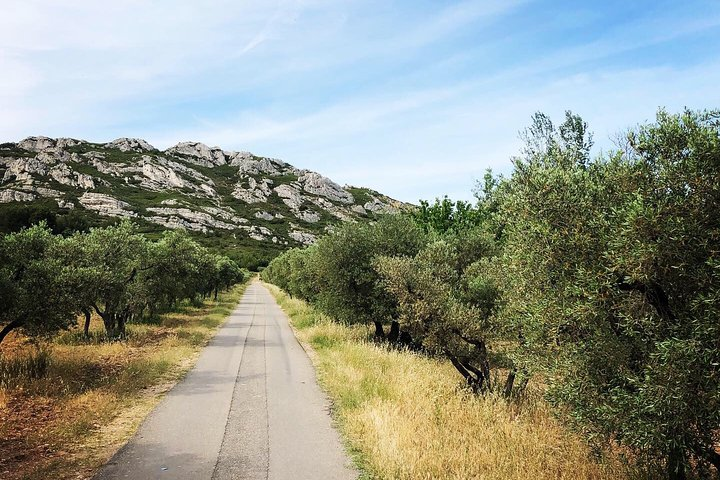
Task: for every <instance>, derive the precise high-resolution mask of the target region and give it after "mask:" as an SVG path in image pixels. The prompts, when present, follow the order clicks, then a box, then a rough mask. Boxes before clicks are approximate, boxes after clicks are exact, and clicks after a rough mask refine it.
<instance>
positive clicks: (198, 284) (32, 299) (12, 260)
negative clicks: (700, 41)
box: [0, 221, 249, 342]
mask: <svg viewBox="0 0 720 480" xmlns="http://www.w3.org/2000/svg"><path fill="white" fill-rule="evenodd" d="M248 277H249V275H248V274H247V273H246V272H245V271H243V270H241V268H240V267H239V266H238V265H237V264H236V263H235V262H234V261H232V260H230V259H229V258H227V257H224V256H221V255H217V254H213V253H211V252H209V251H208V250H207V249H205V248H204V247H202V246H200V245H198V244H197V243H196V242H194V241H193V240H192V239H191V238H190V237H189V236H188V235H187V234H185V233H182V232H175V231H173V232H166V233H164V234H163V235H162V238H160V239H159V240H158V241H156V242H152V241H149V240H148V239H147V238H146V237H144V236H142V235H141V234H139V233H138V232H137V229H136V227H135V226H133V224H131V223H130V222H128V221H123V222H121V223H120V224H118V225H115V226H111V227H105V228H91V229H90V231H89V232H79V233H75V234H74V235H72V236H70V237H67V238H63V237H60V236H56V235H53V234H52V232H51V231H50V230H49V229H48V228H47V226H46V225H44V224H41V225H39V226H34V227H31V228H29V229H25V230H21V231H20V232H17V233H12V234H8V235H5V236H2V237H0V300H1V301H0V326H2V331H0V342H1V341H2V339H3V338H4V337H5V335H6V334H7V333H9V332H10V331H12V330H13V329H16V328H18V329H22V330H23V331H24V333H26V334H28V335H30V336H39V335H50V334H53V333H55V332H57V331H58V330H61V329H64V328H67V327H69V326H71V325H73V324H74V323H75V322H76V318H77V316H78V315H79V314H84V315H85V317H86V319H89V316H90V312H91V310H94V311H96V312H97V313H98V314H99V315H100V316H101V317H102V319H103V322H104V323H105V328H106V333H107V335H108V336H109V337H116V336H124V334H125V324H126V322H128V321H132V320H133V319H140V318H142V317H143V315H144V314H146V313H147V314H149V315H150V316H152V315H154V313H156V312H158V311H159V310H161V309H165V308H168V307H170V306H173V305H174V304H175V303H176V302H178V301H180V300H183V299H190V300H196V299H198V298H199V297H200V296H210V295H215V296H217V293H218V291H219V290H224V289H227V288H229V287H230V286H231V285H233V284H235V283H238V282H242V281H244V280H245V279H247V278H248ZM86 321H87V320H86ZM85 333H86V335H87V324H86V325H85Z"/></svg>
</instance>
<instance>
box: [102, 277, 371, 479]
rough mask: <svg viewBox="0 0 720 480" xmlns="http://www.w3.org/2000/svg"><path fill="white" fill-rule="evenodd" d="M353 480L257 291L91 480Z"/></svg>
mask: <svg viewBox="0 0 720 480" xmlns="http://www.w3.org/2000/svg"><path fill="white" fill-rule="evenodd" d="M357 475H358V473H357V472H356V471H355V470H354V469H353V468H352V466H351V462H350V460H349V458H348V457H347V455H346V454H345V451H344V450H343V447H342V445H341V442H340V437H339V435H338V433H337V431H335V429H334V428H333V426H332V424H331V418H330V415H329V413H328V400H327V398H326V397H325V395H324V394H323V393H322V392H321V391H320V389H319V387H318V385H317V383H316V381H315V371H314V369H313V367H312V364H311V362H310V360H309V358H308V357H307V355H306V354H305V351H304V350H303V349H302V347H301V346H300V345H299V344H298V342H297V340H296V339H295V336H294V335H293V332H292V329H291V328H290V326H289V324H288V319H287V316H286V315H285V314H284V313H283V312H282V310H281V309H280V307H279V306H278V305H277V303H276V302H275V299H274V298H273V297H272V295H270V293H269V292H268V291H267V289H266V288H265V287H263V286H262V284H260V283H259V282H257V281H255V282H253V283H252V284H251V285H249V286H248V288H247V290H246V291H245V295H244V296H243V298H242V300H241V302H240V304H239V305H238V307H237V308H236V309H235V311H234V312H233V314H232V315H231V316H230V318H229V319H228V321H227V322H226V323H225V324H224V325H223V326H222V327H221V328H220V330H219V331H218V333H217V334H216V336H215V337H214V338H213V340H212V341H211V342H210V344H209V345H208V346H207V347H206V348H205V350H204V351H203V352H202V354H201V356H200V358H199V359H198V362H197V364H196V366H195V368H194V369H193V370H191V371H190V372H189V373H188V375H187V376H186V377H185V379H184V380H183V381H181V382H180V383H178V384H177V385H176V386H175V388H173V389H172V390H171V391H170V392H169V393H168V394H167V396H166V397H165V398H164V399H163V401H162V402H161V403H160V404H159V405H158V407H157V408H156V409H155V410H153V412H152V413H151V414H150V415H149V416H148V417H147V418H146V419H145V421H144V422H143V424H142V425H141V426H140V428H139V429H138V431H137V433H136V434H135V436H134V437H133V438H132V439H130V441H129V442H128V444H127V445H125V446H124V447H123V448H122V449H120V451H118V453H117V454H116V455H115V456H114V457H113V458H112V459H111V460H110V462H109V463H108V464H107V465H106V466H105V467H103V469H102V470H101V471H100V472H99V473H98V475H97V476H96V477H95V478H96V479H99V480H108V479H125V478H129V479H137V480H145V479H156V478H158V479H171V478H172V479H193V480H196V479H268V480H280V479H292V480H303V479H312V480H324V479H355V478H357Z"/></svg>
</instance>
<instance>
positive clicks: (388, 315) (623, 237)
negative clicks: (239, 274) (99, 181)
mask: <svg viewBox="0 0 720 480" xmlns="http://www.w3.org/2000/svg"><path fill="white" fill-rule="evenodd" d="M523 137H524V139H525V142H526V146H525V148H524V150H523V152H522V155H521V157H519V158H517V159H515V162H514V167H515V168H514V171H513V173H512V175H511V176H510V177H508V178H502V177H500V178H495V177H493V176H492V175H491V174H490V173H488V174H487V175H486V177H485V180H484V183H483V184H482V185H480V186H479V188H478V190H477V192H476V196H477V198H478V203H477V204H476V205H474V206H473V205H470V204H467V203H463V202H452V201H450V200H449V199H447V198H444V199H443V200H436V201H435V203H434V204H429V203H427V202H422V203H421V206H420V208H419V209H418V210H417V211H416V212H414V213H413V214H411V215H410V217H411V218H412V219H413V223H414V224H416V225H419V226H420V227H421V228H416V229H415V230H414V231H413V230H412V229H411V228H410V227H407V226H405V227H401V228H397V227H399V226H400V225H401V221H399V220H398V221H397V223H396V224H395V226H396V229H395V230H393V229H392V228H388V227H387V226H383V224H382V222H379V223H378V225H374V226H372V225H370V226H355V225H353V226H348V227H345V228H343V229H340V230H339V231H338V232H336V233H335V234H333V235H330V236H328V237H325V238H323V239H322V240H321V241H320V242H318V244H317V245H316V246H314V247H312V248H310V249H305V250H293V251H291V252H288V253H287V254H284V255H282V256H280V257H278V259H276V260H274V261H273V262H271V264H270V265H269V267H268V269H266V270H265V272H263V276H264V278H266V279H267V280H269V281H272V282H275V283H277V284H278V285H280V286H281V287H282V288H285V289H286V290H288V291H289V292H291V293H292V294H294V295H298V296H300V297H302V298H305V299H308V300H310V301H312V302H314V303H315V304H316V305H318V306H319V307H320V308H322V309H323V310H324V311H326V312H327V313H329V314H330V315H331V316H334V317H335V318H336V319H338V320H340V321H344V322H352V321H362V322H369V321H374V320H380V321H381V322H386V321H392V322H393V327H392V328H391V333H390V335H388V337H393V336H394V338H397V337H398V335H402V334H409V335H411V337H412V341H413V345H415V346H418V344H421V345H422V349H423V350H424V351H426V352H429V353H433V354H435V355H442V356H445V357H447V358H448V359H449V360H450V361H451V362H452V363H453V365H455V367H456V368H457V370H458V371H459V372H460V373H462V374H463V375H464V376H465V377H466V378H467V379H468V383H469V384H470V385H471V386H472V387H473V388H474V389H475V390H476V391H489V390H502V391H504V393H505V394H506V395H508V394H510V393H511V392H512V390H513V384H514V386H515V387H516V388H517V387H518V386H519V387H520V388H522V386H523V385H524V383H525V381H526V379H527V377H528V375H529V374H531V373H536V374H538V375H539V376H540V377H541V378H542V381H543V383H544V384H545V385H546V386H547V396H548V399H549V400H550V401H551V403H552V404H553V405H554V406H555V407H556V409H557V410H556V411H557V413H558V415H559V416H560V417H561V418H562V419H563V421H566V422H567V423H568V425H570V426H573V427H574V428H576V429H577V430H578V431H579V432H581V433H582V434H584V435H585V436H586V438H587V439H588V441H590V442H591V443H592V444H593V445H596V446H598V447H603V446H607V445H613V446H615V447H620V448H621V449H623V450H624V451H626V452H629V453H630V455H629V457H630V458H634V459H636V460H637V461H638V462H641V463H643V464H644V465H645V466H647V467H648V469H649V470H652V471H657V468H664V469H665V472H666V476H667V477H669V478H672V479H681V478H686V476H687V475H693V476H694V477H697V478H706V477H707V478H709V477H711V476H712V475H718V474H720V454H718V450H717V449H718V445H719V444H720V322H719V321H718V318H720V247H718V245H720V208H718V206H720V112H714V111H713V112H692V111H686V112H683V113H681V114H679V115H670V114H667V113H665V112H663V111H660V112H659V113H658V116H657V120H656V122H655V123H652V124H648V125H642V126H640V127H638V128H636V129H635V130H633V131H631V132H630V133H628V134H627V136H626V140H625V142H624V144H623V145H621V146H620V148H619V149H618V150H617V151H614V152H610V153H609V154H606V155H603V156H600V157H598V158H594V159H593V158H592V157H591V155H590V149H591V146H592V138H591V136H590V134H589V131H588V127H587V125H586V124H585V122H583V121H582V119H581V118H580V117H578V116H577V115H573V114H572V113H570V112H568V113H566V116H565V119H564V121H563V123H562V124H560V125H559V126H555V125H553V123H552V122H551V120H550V119H549V118H548V117H547V116H545V115H543V114H537V115H535V116H534V117H533V122H532V125H531V126H530V128H528V129H527V130H526V131H525V132H524V133H523ZM353 194H356V192H353ZM357 195H360V192H357ZM406 218H407V217H406ZM408 232H410V233H408ZM412 236H414V237H415V241H413V240H412V238H410V237H412ZM400 328H401V329H402V330H400ZM380 332H381V333H382V334H384V332H382V331H380ZM393 332H394V333H393ZM496 340H499V341H497V342H496ZM494 358H501V359H503V367H509V369H510V375H509V377H508V379H507V380H506V382H505V383H504V384H502V385H501V384H500V383H498V382H497V381H496V380H495V378H494V375H492V374H491V371H492V369H493V365H492V360H493V359H494ZM516 375H517V377H518V380H515V377H516Z"/></svg>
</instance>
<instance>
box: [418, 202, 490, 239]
mask: <svg viewBox="0 0 720 480" xmlns="http://www.w3.org/2000/svg"><path fill="white" fill-rule="evenodd" d="M410 215H411V216H412V218H413V219H414V220H415V221H416V222H417V224H418V225H420V227H422V229H423V230H424V231H425V232H426V233H428V232H435V233H445V232H447V231H450V230H453V231H460V230H466V229H469V228H473V227H476V226H478V225H480V224H481V223H482V220H483V216H482V211H481V210H480V209H479V208H475V207H473V206H472V205H471V204H470V203H469V202H463V201H462V200H458V201H456V202H453V201H452V200H450V199H449V198H448V197H444V198H443V199H442V200H440V199H439V198H436V199H435V203H433V204H430V203H429V202H428V201H426V200H420V207H419V208H418V209H417V210H415V211H413V212H412V213H411V214H410Z"/></svg>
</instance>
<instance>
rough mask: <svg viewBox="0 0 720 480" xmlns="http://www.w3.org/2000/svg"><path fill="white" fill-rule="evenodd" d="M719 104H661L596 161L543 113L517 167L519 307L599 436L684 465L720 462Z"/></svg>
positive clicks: (514, 301)
mask: <svg viewBox="0 0 720 480" xmlns="http://www.w3.org/2000/svg"><path fill="white" fill-rule="evenodd" d="M719 119H720V114H719V113H716V112H709V113H706V112H699V113H696V112H685V113H683V114H680V115H668V114H666V113H664V112H660V113H659V114H658V118H657V123H655V124H650V125H645V126H641V127H639V128H638V129H637V130H636V131H633V132H631V133H630V134H629V135H628V136H627V145H625V148H624V149H623V150H621V151H618V152H616V153H613V154H611V155H609V156H608V157H601V158H598V159H595V160H591V159H590V157H589V154H588V145H589V140H588V136H587V133H586V127H585V125H584V123H583V122H582V121H580V120H579V119H578V118H577V117H575V116H572V115H568V116H567V119H566V122H565V123H564V124H563V125H562V126H561V127H560V128H559V129H557V130H556V129H554V128H553V127H552V126H551V124H550V123H549V120H547V119H546V118H545V117H542V116H538V117H536V122H535V124H536V126H537V128H534V129H533V130H532V131H531V139H530V140H531V141H530V142H529V143H528V145H529V147H528V149H527V150H526V152H525V156H524V157H522V158H520V159H518V160H517V161H516V164H515V172H514V173H513V176H512V178H511V179H510V180H509V184H508V191H507V197H506V198H505V201H504V203H503V207H502V216H503V217H504V218H505V221H506V225H507V227H506V233H507V240H508V243H507V248H506V251H505V259H506V265H507V267H506V268H507V270H506V272H505V279H506V289H505V298H506V300H507V308H506V310H505V313H504V315H505V317H506V319H507V321H508V322H511V323H514V324H515V325H517V327H518V328H519V329H520V330H521V331H522V333H523V335H524V338H525V345H524V346H525V348H524V351H523V352H522V355H521V356H522V357H523V358H524V360H525V361H526V362H527V363H528V365H533V366H534V367H535V368H536V369H538V370H541V371H545V372H547V373H548V374H549V378H551V379H552V381H551V382H550V391H549V395H550V398H551V400H552V401H553V402H554V403H555V404H557V405H559V406H562V407H563V409H562V410H560V411H563V412H567V414H568V417H569V418H570V419H571V420H572V422H573V424H574V425H575V426H576V427H577V428H578V429H579V430H581V431H583V432H585V433H586V434H587V435H588V438H589V439H591V440H594V441H603V440H612V441H615V442H619V443H620V444H622V445H625V446H627V447H630V448H631V449H633V450H634V451H635V452H636V453H638V454H640V455H642V457H643V458H644V459H646V460H658V461H662V462H664V463H665V464H666V466H667V470H668V475H669V476H670V477H672V478H683V476H684V473H685V471H686V469H688V468H689V467H690V466H691V465H694V466H695V468H696V469H697V470H698V472H703V471H705V469H706V468H707V466H708V465H709V464H714V465H715V468H718V467H720V456H718V455H717V454H716V453H715V451H714V449H715V447H716V445H717V443H718V441H719V440H720V438H718V432H720V375H719V374H718V372H720V370H719V369H718V365H720V340H719V339H720V323H719V322H718V320H717V319H718V314H719V313H720V295H719V292H720V276H719V272H720V269H719V268H718V267H719V266H720V256H719V255H720V251H719V250H718V247H717V245H718V244H719V242H718V240H720V212H719V211H718V209H717V206H718V205H720V135H719V133H720V131H719V129H718V125H719V124H720V123H719V121H718V120H719Z"/></svg>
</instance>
